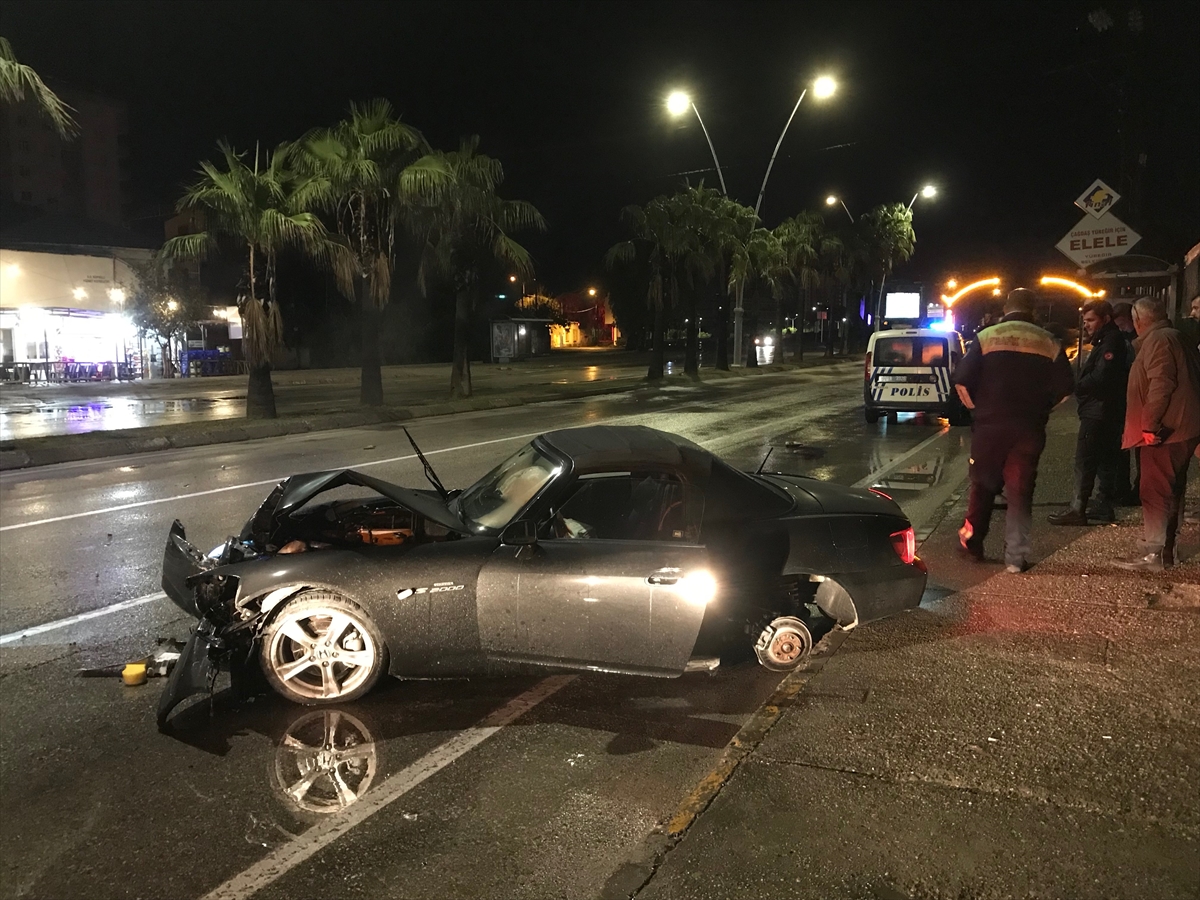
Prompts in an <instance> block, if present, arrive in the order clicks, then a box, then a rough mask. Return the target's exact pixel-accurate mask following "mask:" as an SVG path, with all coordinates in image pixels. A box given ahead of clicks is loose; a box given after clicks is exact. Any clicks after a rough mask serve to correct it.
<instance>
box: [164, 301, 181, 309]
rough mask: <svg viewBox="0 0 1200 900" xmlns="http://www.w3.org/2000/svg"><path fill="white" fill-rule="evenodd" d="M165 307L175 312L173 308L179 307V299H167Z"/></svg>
mask: <svg viewBox="0 0 1200 900" xmlns="http://www.w3.org/2000/svg"><path fill="white" fill-rule="evenodd" d="M167 309H169V310H170V311H171V312H175V310H177V309H179V301H178V300H168V301H167Z"/></svg>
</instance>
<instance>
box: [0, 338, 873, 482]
mask: <svg viewBox="0 0 1200 900" xmlns="http://www.w3.org/2000/svg"><path fill="white" fill-rule="evenodd" d="M855 362H856V361H855V360H852V359H842V358H838V359H836V360H835V361H833V362H821V363H818V364H815V365H811V366H803V367H793V366H762V367H759V368H758V369H751V370H745V369H740V370H731V371H729V372H723V371H719V370H716V369H706V370H703V376H702V378H700V379H697V380H696V381H694V382H692V381H689V383H691V384H699V385H703V384H704V383H705V381H704V379H707V378H712V380H713V381H724V380H727V379H729V378H740V377H746V376H753V375H758V374H763V375H766V374H775V373H781V372H801V371H805V372H808V371H811V372H820V371H822V370H833V372H834V373H836V371H837V370H839V369H841V368H843V367H844V366H845V365H850V364H854V363H855ZM656 387H657V386H656V385H651V384H649V383H648V382H647V381H646V380H645V379H644V378H642V379H639V380H636V381H621V382H619V383H611V382H598V383H587V382H584V383H582V384H579V383H577V384H574V385H569V384H567V385H555V386H554V389H552V390H545V389H543V390H525V391H514V392H512V393H510V394H506V395H501V396H483V397H474V398H471V399H469V400H446V401H442V402H438V403H428V404H422V405H420V406H410V407H376V408H373V409H357V410H352V411H349V412H330V413H307V414H304V415H300V416H294V417H285V418H279V419H262V420H246V419H224V420H210V421H207V422H195V423H188V424H189V425H191V426H192V427H186V426H185V427H180V426H172V425H154V426H149V427H147V428H130V429H121V430H114V431H92V432H87V433H84V434H77V435H56V436H50V437H39V438H30V439H28V440H25V441H20V442H14V441H6V442H5V443H4V444H3V445H0V471H12V470H16V469H31V468H36V467H39V466H49V465H55V464H56V463H64V462H78V461H81V460H89V459H105V458H108V457H116V456H132V455H136V454H140V453H151V452H155V451H159V450H181V449H186V448H191V447H204V446H209V445H213V444H231V443H239V442H241V441H254V440H261V439H263V438H272V437H284V436H286V435H293V434H308V433H311V432H319V431H334V430H341V429H345V428H359V427H363V426H367V425H383V424H388V423H392V422H407V421H409V420H410V419H424V418H431V417H433V416H445V415H453V414H455V413H463V412H479V411H485V410H492V409H506V408H510V407H515V406H528V405H530V404H533V403H551V402H554V401H556V400H577V399H582V398H585V397H596V396H601V395H603V394H620V393H632V392H636V391H644V390H646V389H650V390H654V389H656Z"/></svg>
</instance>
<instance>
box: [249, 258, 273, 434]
mask: <svg viewBox="0 0 1200 900" xmlns="http://www.w3.org/2000/svg"><path fill="white" fill-rule="evenodd" d="M254 263H255V253H254V245H253V244H250V269H249V271H250V284H249V288H250V299H249V300H247V301H246V303H245V309H244V310H243V312H242V321H243V337H242V348H243V352H244V353H245V356H246V364H247V366H248V368H249V374H250V378H249V381H248V382H247V384H246V418H247V419H274V418H275V417H276V416H278V413H277V412H276V410H275V385H274V384H272V382H271V353H272V351H274V349H275V347H274V341H273V339H272V336H271V335H272V329H271V325H270V320H269V319H268V316H267V312H266V310H264V309H263V307H262V304H261V303H260V302H259V300H258V295H257V292H256V290H255V283H254V282H255V278H256V277H257V275H258V273H257V272H256V271H255V265H254Z"/></svg>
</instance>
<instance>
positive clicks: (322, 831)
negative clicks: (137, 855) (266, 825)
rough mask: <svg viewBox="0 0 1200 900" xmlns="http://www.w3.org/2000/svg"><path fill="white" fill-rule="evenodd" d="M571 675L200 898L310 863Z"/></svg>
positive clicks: (238, 896)
mask: <svg viewBox="0 0 1200 900" xmlns="http://www.w3.org/2000/svg"><path fill="white" fill-rule="evenodd" d="M575 678H576V676H575V675H555V676H552V677H550V678H546V679H545V680H543V681H540V682H538V683H537V684H536V685H534V686H533V687H532V688H530V689H529V690H528V691H526V692H525V693H523V694H521V695H519V696H517V697H514V698H513V699H512V700H510V701H508V703H506V704H504V706H502V707H500V708H499V709H497V710H496V711H495V712H493V713H492V714H491V715H489V716H487V717H486V718H485V719H483V720H482V721H481V722H480V723H479V724H478V725H473V726H472V727H470V728H467V729H466V730H464V731H460V732H459V733H458V734H456V735H455V736H454V737H452V738H450V740H448V741H446V743H444V744H442V745H441V746H439V747H436V748H434V749H433V750H431V751H430V752H428V753H426V754H425V755H424V756H422V757H421V758H420V759H418V760H417V761H416V762H414V763H413V764H412V765H410V766H408V767H407V768H405V769H401V770H400V771H399V772H397V773H396V774H395V775H393V776H391V777H390V778H389V779H388V780H387V781H385V782H384V783H383V784H381V785H380V786H379V788H378V789H376V790H373V791H368V792H367V793H366V795H365V796H364V798H363V799H362V800H359V801H358V802H357V803H355V804H354V805H353V806H351V807H349V808H348V809H347V810H346V811H345V812H344V813H342V814H340V815H338V816H334V817H331V818H330V819H327V820H326V821H324V822H321V823H319V824H317V825H314V826H313V827H312V828H310V829H308V831H306V832H304V833H303V834H302V835H300V836H299V837H297V838H296V839H295V840H292V841H289V842H288V843H286V844H284V845H283V846H281V847H278V848H276V849H275V850H273V851H272V852H271V853H268V854H267V856H266V857H265V858H263V859H262V860H260V861H259V862H257V863H255V864H254V865H252V866H251V867H250V868H248V869H247V870H246V871H244V872H242V873H241V874H240V875H235V876H234V877H233V878H231V879H229V880H228V881H226V882H225V883H224V884H222V885H221V886H220V887H218V888H216V889H215V890H212V891H210V892H209V893H207V894H205V895H204V897H203V898H202V900H243V898H245V897H250V896H252V895H253V894H255V893H256V892H258V891H260V890H262V889H263V888H265V887H267V886H268V885H270V884H272V883H273V882H275V881H276V880H278V879H279V878H281V877H282V876H283V875H286V874H287V873H288V872H290V871H291V870H292V869H294V868H296V866H298V865H300V864H301V863H302V862H304V861H306V860H308V859H311V858H312V857H313V856H315V855H316V854H317V853H319V852H320V851H322V850H324V849H325V848H326V847H328V846H329V845H330V844H331V843H333V842H334V841H336V840H337V839H338V838H339V837H341V836H342V835H344V834H346V833H347V832H349V831H350V830H351V829H352V828H354V827H355V826H357V825H361V824H362V823H363V822H365V821H366V820H367V819H369V818H370V817H371V816H373V815H375V813H377V812H379V811H380V810H382V809H384V808H385V807H386V806H388V804H390V803H392V802H394V801H395V800H398V799H399V798H401V797H403V796H404V795H405V794H407V793H408V792H409V791H411V790H412V789H413V788H415V787H417V786H418V785H419V784H421V783H422V782H424V781H425V780H426V779H428V778H430V777H431V776H433V775H436V774H437V773H438V772H440V771H441V770H442V769H444V768H446V766H448V765H450V763H452V762H454V761H455V760H456V759H458V758H459V757H460V756H462V755H463V754H464V753H466V752H468V751H469V750H472V749H474V748H475V747H478V746H479V745H480V744H482V743H483V742H484V741H486V740H487V739H488V738H490V737H492V736H493V735H495V734H496V733H497V732H498V731H499V730H500V729H501V728H503V727H504V726H505V725H508V724H510V723H512V722H513V721H515V720H516V719H519V718H520V717H521V716H523V715H525V713H527V712H529V711H530V710H531V709H533V708H534V707H535V706H537V705H538V704H539V703H541V702H542V701H543V700H545V699H546V698H548V697H549V696H550V695H552V694H554V693H555V692H556V691H559V690H561V689H562V688H564V687H566V686H567V685H568V684H570V683H571V682H572V681H574V680H575Z"/></svg>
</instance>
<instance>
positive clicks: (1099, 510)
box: [1087, 501, 1117, 525]
mask: <svg viewBox="0 0 1200 900" xmlns="http://www.w3.org/2000/svg"><path fill="white" fill-rule="evenodd" d="M1087 517H1088V519H1089V520H1090V521H1092V522H1098V523H1100V524H1102V525H1111V524H1112V523H1113V522H1115V521H1116V520H1117V511H1116V510H1115V509H1113V508H1112V505H1111V504H1109V503H1103V502H1100V501H1096V502H1095V503H1093V504H1092V505H1091V506H1089V507H1088V511H1087Z"/></svg>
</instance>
